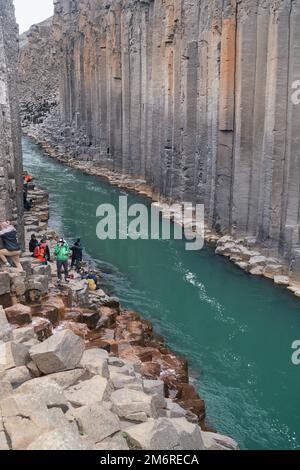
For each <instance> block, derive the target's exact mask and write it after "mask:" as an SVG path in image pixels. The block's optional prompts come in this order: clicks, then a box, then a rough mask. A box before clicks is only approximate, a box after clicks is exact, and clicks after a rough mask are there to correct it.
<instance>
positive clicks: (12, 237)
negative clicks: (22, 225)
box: [0, 221, 23, 271]
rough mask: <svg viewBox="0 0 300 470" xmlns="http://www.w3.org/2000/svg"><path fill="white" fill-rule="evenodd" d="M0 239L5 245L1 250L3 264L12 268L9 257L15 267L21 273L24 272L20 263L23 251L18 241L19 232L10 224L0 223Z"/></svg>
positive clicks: (0, 256)
mask: <svg viewBox="0 0 300 470" xmlns="http://www.w3.org/2000/svg"><path fill="white" fill-rule="evenodd" d="M0 238H1V240H2V243H3V248H1V249H0V260H1V261H2V263H4V264H5V266H7V267H11V265H10V263H9V262H8V260H7V257H8V258H11V259H12V261H13V263H14V265H15V267H16V268H17V269H18V270H19V271H23V268H22V265H21V262H20V255H21V249H20V245H19V242H18V239H17V231H16V229H15V227H14V226H13V225H12V224H11V223H10V222H8V221H6V222H1V223H0Z"/></svg>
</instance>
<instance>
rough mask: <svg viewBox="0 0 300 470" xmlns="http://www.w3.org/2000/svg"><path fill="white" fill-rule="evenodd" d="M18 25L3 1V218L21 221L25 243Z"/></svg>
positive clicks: (0, 37)
mask: <svg viewBox="0 0 300 470" xmlns="http://www.w3.org/2000/svg"><path fill="white" fill-rule="evenodd" d="M17 64H18V28H17V25H16V22H15V16H14V8H13V3H12V1H11V0H0V141H1V145H0V220H7V219H8V220H11V221H13V222H14V223H17V226H18V231H19V237H20V241H21V242H23V240H24V237H23V226H22V222H23V220H22V219H23V184H22V150H21V129H20V120H19V104H18V92H17Z"/></svg>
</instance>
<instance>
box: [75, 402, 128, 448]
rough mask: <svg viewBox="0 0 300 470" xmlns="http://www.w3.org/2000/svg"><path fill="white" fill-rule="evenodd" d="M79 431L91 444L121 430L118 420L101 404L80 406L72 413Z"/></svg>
mask: <svg viewBox="0 0 300 470" xmlns="http://www.w3.org/2000/svg"><path fill="white" fill-rule="evenodd" d="M72 413H73V415H74V417H75V420H76V422H77V424H78V428H79V431H80V432H82V433H84V434H86V435H87V436H88V437H89V438H90V439H91V440H92V441H93V442H95V443H99V442H101V441H103V439H105V438H107V437H109V436H112V435H114V434H115V433H116V432H118V431H120V430H121V426H120V420H119V418H118V417H117V416H116V415H114V414H113V413H112V412H111V411H109V410H108V409H107V407H105V406H103V405H102V404H101V403H94V404H92V405H88V406H82V407H81V408H78V409H76V410H73V411H72Z"/></svg>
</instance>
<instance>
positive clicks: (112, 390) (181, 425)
mask: <svg viewBox="0 0 300 470" xmlns="http://www.w3.org/2000/svg"><path fill="white" fill-rule="evenodd" d="M28 197H29V198H30V199H32V202H33V208H32V211H31V212H28V213H26V215H25V237H26V243H28V241H29V238H30V236H31V234H32V233H35V234H37V235H38V236H43V235H46V236H47V239H48V243H49V245H50V248H51V251H53V246H54V244H55V239H56V237H57V235H56V233H55V232H53V231H51V230H49V228H48V224H47V222H48V217H49V207H48V195H47V193H45V192H44V191H42V190H41V189H38V188H35V189H34V190H30V191H29V195H28ZM22 265H23V268H24V272H23V273H20V272H17V271H16V270H15V269H14V268H2V270H1V272H0V278H1V279H0V281H1V282H0V285H1V292H0V305H1V307H0V322H1V328H0V388H1V394H0V395H1V401H0V410H1V419H0V449H15V450H17V449H18V450H19V449H99V450H101V449H103V450H109V449H121V450H125V449H127V450H129V449H137V448H142V449H187V450H188V449H236V448H237V444H236V443H235V442H234V441H233V440H232V439H230V438H228V437H226V436H220V435H218V434H216V433H213V432H209V430H208V429H207V427H206V426H205V405H204V402H203V400H201V398H200V397H199V396H198V394H197V393H196V391H195V389H194V387H193V386H192V385H191V384H190V383H189V374H188V365H187V361H186V360H185V359H182V358H180V357H178V356H177V355H176V354H174V353H173V352H172V351H171V350H169V349H168V348H167V347H166V345H165V343H164V341H163V339H162V338H158V337H157V336H156V335H155V333H154V332H153V328H152V325H151V323H150V322H148V321H145V320H142V319H141V317H140V315H139V314H138V313H136V312H132V311H126V310H124V309H123V308H122V306H121V305H120V303H119V301H118V299H115V298H112V297H110V296H108V295H107V294H106V293H105V291H104V290H102V289H98V290H97V291H89V290H88V288H87V285H85V281H82V280H81V278H80V277H79V276H76V275H73V276H72V279H71V280H70V283H69V284H64V285H63V286H61V287H59V286H57V283H56V277H55V264H54V263H53V262H51V263H49V265H48V266H41V265H40V264H39V263H38V262H37V261H36V260H34V259H33V258H31V257H30V256H29V254H28V253H25V254H24V256H23V258H22ZM199 424H200V425H199Z"/></svg>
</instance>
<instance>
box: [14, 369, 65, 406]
mask: <svg viewBox="0 0 300 470" xmlns="http://www.w3.org/2000/svg"><path fill="white" fill-rule="evenodd" d="M50 377H51V376H47V377H41V378H35V379H32V380H30V381H29V382H27V383H24V384H23V385H21V386H20V387H19V388H18V389H17V391H16V393H18V394H23V395H31V396H36V397H37V398H38V399H39V400H40V401H42V402H43V403H44V404H45V405H46V407H47V408H60V409H61V410H62V411H63V412H64V413H66V412H67V411H68V409H69V406H68V402H67V400H66V397H65V395H64V391H63V389H62V387H60V386H59V385H58V384H57V383H55V382H54V380H51V378H50Z"/></svg>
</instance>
